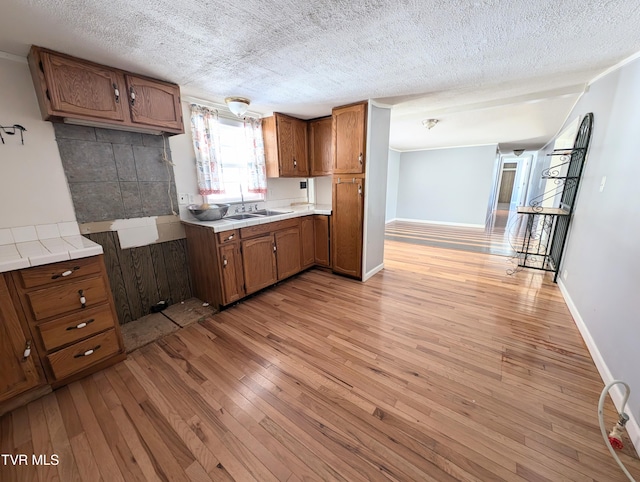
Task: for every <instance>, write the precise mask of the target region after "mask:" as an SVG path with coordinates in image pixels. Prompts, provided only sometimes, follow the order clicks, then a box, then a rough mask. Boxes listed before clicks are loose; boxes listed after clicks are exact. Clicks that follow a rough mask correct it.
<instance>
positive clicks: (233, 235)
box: [227, 234, 236, 241]
mask: <svg viewBox="0 0 640 482" xmlns="http://www.w3.org/2000/svg"><path fill="white" fill-rule="evenodd" d="M235 236H236V235H235V234H230V235H229V236H227V241H231V240H232V239H233V238H235Z"/></svg>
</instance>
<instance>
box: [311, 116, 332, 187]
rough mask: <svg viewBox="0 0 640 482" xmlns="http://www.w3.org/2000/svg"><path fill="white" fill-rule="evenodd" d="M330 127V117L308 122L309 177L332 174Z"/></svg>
mask: <svg viewBox="0 0 640 482" xmlns="http://www.w3.org/2000/svg"><path fill="white" fill-rule="evenodd" d="M332 125H333V120H332V118H331V117H325V118H324V119H318V120H314V121H311V122H309V173H310V174H311V176H328V175H329V174H331V172H332V166H333V148H332V143H331V127H332Z"/></svg>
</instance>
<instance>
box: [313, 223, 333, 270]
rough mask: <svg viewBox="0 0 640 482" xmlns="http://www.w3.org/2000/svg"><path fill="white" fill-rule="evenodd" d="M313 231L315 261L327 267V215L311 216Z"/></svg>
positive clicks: (328, 258)
mask: <svg viewBox="0 0 640 482" xmlns="http://www.w3.org/2000/svg"><path fill="white" fill-rule="evenodd" d="M313 223H314V226H313V231H314V235H315V243H314V248H315V263H316V264H317V265H319V266H324V267H326V268H328V267H329V266H330V262H329V261H330V259H331V258H330V257H329V216H322V215H319V214H317V215H315V216H314V217H313Z"/></svg>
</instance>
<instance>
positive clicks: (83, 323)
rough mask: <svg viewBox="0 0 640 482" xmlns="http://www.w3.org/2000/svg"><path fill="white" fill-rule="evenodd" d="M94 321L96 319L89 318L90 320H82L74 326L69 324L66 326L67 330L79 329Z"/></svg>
mask: <svg viewBox="0 0 640 482" xmlns="http://www.w3.org/2000/svg"><path fill="white" fill-rule="evenodd" d="M94 321H96V320H94V319H93V318H91V319H90V320H87V321H83V322H82V323H78V324H77V325H76V326H70V327H69V328H67V331H69V330H80V329H81V328H84V327H85V326H87V325H88V324H89V323H93V322H94Z"/></svg>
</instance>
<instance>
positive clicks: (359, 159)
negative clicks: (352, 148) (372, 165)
mask: <svg viewBox="0 0 640 482" xmlns="http://www.w3.org/2000/svg"><path fill="white" fill-rule="evenodd" d="M358 161H360V164H362V152H361V153H360V155H359V156H358Z"/></svg>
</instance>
